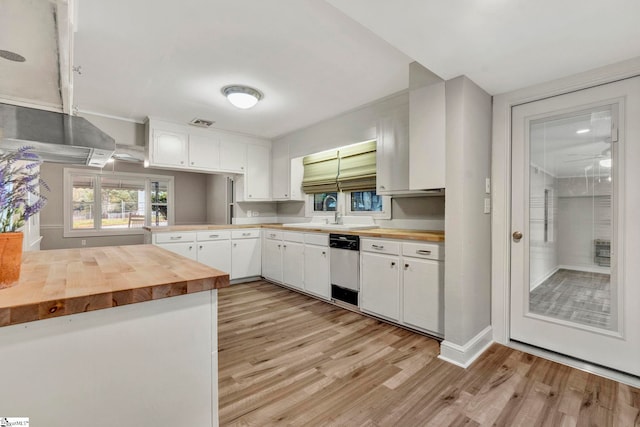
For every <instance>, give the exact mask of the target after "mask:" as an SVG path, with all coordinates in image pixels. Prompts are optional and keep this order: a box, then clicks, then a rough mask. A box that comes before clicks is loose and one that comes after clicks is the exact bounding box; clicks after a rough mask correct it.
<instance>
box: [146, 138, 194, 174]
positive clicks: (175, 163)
mask: <svg viewBox="0 0 640 427" xmlns="http://www.w3.org/2000/svg"><path fill="white" fill-rule="evenodd" d="M150 137H151V144H150V150H149V157H150V158H149V163H150V164H151V165H157V166H170V167H180V168H182V167H187V163H188V150H189V134H188V133H186V132H178V131H173V130H164V129H160V128H156V129H152V130H151V132H150Z"/></svg>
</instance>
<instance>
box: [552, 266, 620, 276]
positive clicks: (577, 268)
mask: <svg viewBox="0 0 640 427" xmlns="http://www.w3.org/2000/svg"><path fill="white" fill-rule="evenodd" d="M558 269H564V270H574V271H584V272H585V273H600V274H611V268H610V267H599V266H597V265H594V266H588V265H559V266H558Z"/></svg>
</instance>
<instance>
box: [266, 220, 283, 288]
mask: <svg viewBox="0 0 640 427" xmlns="http://www.w3.org/2000/svg"><path fill="white" fill-rule="evenodd" d="M262 277H264V278H265V279H269V280H272V281H274V282H278V283H281V282H282V234H281V233H280V232H276V231H272V230H265V233H264V234H263V243H262Z"/></svg>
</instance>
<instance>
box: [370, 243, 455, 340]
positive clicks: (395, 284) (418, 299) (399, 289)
mask: <svg viewBox="0 0 640 427" xmlns="http://www.w3.org/2000/svg"><path fill="white" fill-rule="evenodd" d="M360 248H361V251H362V252H361V253H360V308H361V309H362V311H365V312H367V313H370V314H374V315H377V316H380V317H384V318H386V319H389V320H393V321H395V322H398V323H400V324H403V325H406V326H408V327H411V328H414V329H420V330H424V331H425V332H429V333H432V334H435V335H443V334H444V267H443V259H444V250H443V244H442V243H422V242H420V243H416V242H409V241H393V240H377V239H361V241H360Z"/></svg>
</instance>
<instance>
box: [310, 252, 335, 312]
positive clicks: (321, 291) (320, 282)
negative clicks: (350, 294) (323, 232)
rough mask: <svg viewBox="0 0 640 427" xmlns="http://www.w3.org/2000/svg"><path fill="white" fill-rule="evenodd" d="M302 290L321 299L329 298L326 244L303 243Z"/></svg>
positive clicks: (329, 280)
mask: <svg viewBox="0 0 640 427" xmlns="http://www.w3.org/2000/svg"><path fill="white" fill-rule="evenodd" d="M304 290H305V291H307V292H309V293H310V294H313V295H316V296H318V297H320V298H322V299H325V300H330V299H331V277H330V275H329V247H328V246H318V245H308V244H305V245H304Z"/></svg>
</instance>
